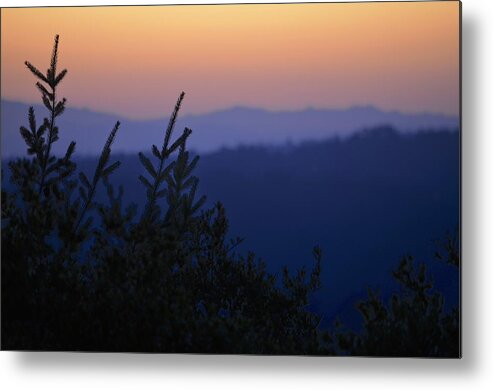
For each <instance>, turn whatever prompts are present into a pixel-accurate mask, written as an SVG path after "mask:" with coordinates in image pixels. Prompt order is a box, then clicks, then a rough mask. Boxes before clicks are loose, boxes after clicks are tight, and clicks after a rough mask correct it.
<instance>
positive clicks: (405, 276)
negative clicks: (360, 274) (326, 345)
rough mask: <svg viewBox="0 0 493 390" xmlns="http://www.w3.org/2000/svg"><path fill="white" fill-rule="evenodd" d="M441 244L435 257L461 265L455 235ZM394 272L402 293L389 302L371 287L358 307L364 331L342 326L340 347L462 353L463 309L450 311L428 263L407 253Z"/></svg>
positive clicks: (370, 352)
mask: <svg viewBox="0 0 493 390" xmlns="http://www.w3.org/2000/svg"><path fill="white" fill-rule="evenodd" d="M439 245H440V247H441V250H439V251H437V252H436V254H435V257H436V258H437V259H439V260H442V259H445V261H446V263H447V264H448V265H450V266H453V267H458V266H459V259H460V255H459V243H458V240H457V238H454V237H452V236H450V235H449V236H448V237H447V238H446V240H445V242H444V243H439ZM392 275H393V277H394V279H395V280H396V281H397V282H398V283H399V285H400V286H401V288H402V291H401V292H400V293H394V294H393V295H392V297H391V298H390V300H389V302H388V303H385V302H384V301H383V300H382V299H381V298H380V297H379V296H378V294H377V293H376V292H375V291H373V290H371V289H369V290H368V299H367V300H364V301H362V302H360V303H359V304H358V305H357V307H358V310H359V312H360V313H361V315H362V317H363V331H362V332H360V333H355V332H353V331H344V329H340V330H339V332H338V334H337V336H336V339H337V345H338V349H339V350H340V351H341V352H343V353H345V354H350V355H357V356H413V357H460V316H459V309H458V307H452V308H451V309H450V310H448V311H446V310H445V308H444V297H443V295H442V294H441V293H440V292H439V291H437V290H436V289H434V288H433V281H432V279H431V276H430V275H427V271H426V266H425V264H424V263H421V264H419V265H417V266H416V264H415V261H414V259H413V257H411V256H407V257H404V258H403V259H402V260H401V261H400V263H399V265H398V267H397V269H395V270H394V271H393V272H392ZM338 327H339V328H341V325H340V324H338Z"/></svg>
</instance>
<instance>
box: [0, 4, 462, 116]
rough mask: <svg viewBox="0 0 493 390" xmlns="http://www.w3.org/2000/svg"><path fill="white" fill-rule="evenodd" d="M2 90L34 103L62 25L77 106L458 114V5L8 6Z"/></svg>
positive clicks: (151, 111)
mask: <svg viewBox="0 0 493 390" xmlns="http://www.w3.org/2000/svg"><path fill="white" fill-rule="evenodd" d="M1 12H2V14H1V23H2V25H1V33H2V35H1V50H2V52H1V96H2V98H4V99H10V100H20V101H24V102H38V101H39V96H38V92H37V90H36V88H35V87H34V79H33V77H31V75H30V74H29V72H28V70H27V69H26V68H25V66H24V65H23V62H24V61H25V60H29V61H30V62H32V63H33V64H35V65H36V66H38V67H39V68H41V69H43V70H44V69H46V68H47V67H48V64H49V56H50V53H51V49H52V44H53V37H54V35H55V34H60V57H59V66H60V67H61V68H67V69H68V71H69V74H68V75H67V77H66V79H65V80H64V82H63V84H62V86H61V89H62V91H61V93H62V94H63V96H66V97H67V99H68V103H69V106H71V107H87V108H90V109H93V110H98V111H104V112H111V113H118V114H121V115H124V116H126V117H130V118H155V117H162V116H166V115H167V114H168V112H169V111H170V108H171V107H172V106H173V104H174V101H175V100H176V98H177V97H178V94H179V92H180V91H182V90H184V91H186V92H187V98H186V102H185V104H184V107H183V112H184V113H203V112H208V111H213V110H217V109H222V108H227V107H231V106H237V105H244V106H252V107H263V108H267V109H272V110H280V109H282V110H294V109H303V108H306V107H317V108H342V107H348V106H351V105H361V104H364V105H366V104H371V105H375V106H377V107H379V108H382V109H392V110H400V111H404V112H420V111H432V112H440V113H445V114H453V115H458V114H459V3H458V2H453V1H451V2H419V3H411V2H408V3H362V4H356V3H348V4H341V3H339V4H277V5H265V4H264V5H262V4H260V5H215V6H203V5H201V6H143V7H85V8H80V7H79V8H77V7H71V8H27V9H22V8H18V9H2V11H1Z"/></svg>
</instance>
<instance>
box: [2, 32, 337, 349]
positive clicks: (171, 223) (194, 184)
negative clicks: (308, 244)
mask: <svg viewBox="0 0 493 390" xmlns="http://www.w3.org/2000/svg"><path fill="white" fill-rule="evenodd" d="M58 40H59V39H58V36H57V37H56V38H55V44H54V48H53V53H52V56H51V64H50V67H49V69H48V71H47V72H46V74H43V73H42V72H41V71H39V70H38V69H37V68H36V67H35V66H34V65H32V64H31V63H29V62H26V66H27V67H28V69H29V70H30V71H31V73H32V74H33V75H34V76H35V77H36V78H37V82H36V87H37V88H38V89H39V91H40V92H41V97H42V101H43V104H44V105H45V107H46V109H47V112H48V116H47V117H46V118H44V120H43V122H42V123H41V125H39V126H38V123H37V119H36V116H35V112H34V109H33V108H32V107H31V108H30V110H29V113H28V122H29V126H28V128H26V127H21V128H20V133H21V135H22V137H23V139H24V141H25V143H26V146H27V154H28V156H29V157H28V158H23V159H18V160H15V161H12V162H10V164H9V169H10V180H11V182H12V184H13V185H14V186H15V190H14V191H13V192H6V191H5V190H2V243H3V247H2V348H4V349H20V350H86V351H146V352H201V353H255V354H329V353H331V349H330V346H329V344H330V337H329V334H328V333H327V332H326V331H322V330H320V329H319V324H320V317H319V316H318V315H316V314H314V313H311V312H309V311H308V310H306V305H307V303H308V298H309V295H310V294H311V293H312V292H313V291H314V290H316V289H317V288H318V287H319V284H320V261H321V251H320V250H319V249H318V248H315V249H314V257H315V266H314V268H313V270H312V271H311V272H310V273H309V274H307V273H306V271H305V270H303V269H302V270H300V271H298V272H297V273H296V274H295V275H291V274H290V273H289V272H288V271H287V270H285V271H284V274H283V278H282V280H277V279H276V278H275V277H274V276H273V275H271V274H269V273H267V272H266V271H265V265H264V264H263V263H262V262H260V261H258V260H257V259H256V257H255V255H254V254H253V253H249V254H247V255H246V256H243V255H240V254H238V253H236V247H237V246H238V244H239V243H240V242H241V240H240V239H235V240H228V238H227V237H228V220H227V218H226V214H225V210H224V207H223V206H222V205H221V204H220V203H218V204H216V205H215V206H214V207H213V208H211V209H204V207H203V206H204V203H205V197H197V188H198V184H199V180H198V178H197V177H195V176H193V171H194V168H195V166H196V165H197V163H198V160H199V157H198V156H196V157H194V158H191V157H190V154H189V152H188V151H187V148H186V143H187V139H188V138H189V137H190V135H191V133H192V131H191V130H190V129H188V128H185V129H184V131H183V132H182V133H181V134H180V135H179V136H178V137H174V128H175V123H176V118H177V116H178V112H179V110H180V107H181V104H182V101H183V98H184V93H182V94H181V95H180V97H179V99H178V101H177V103H176V106H175V108H174V111H173V113H172V115H171V117H170V120H169V123H168V126H167V128H166V131H165V133H164V139H163V144H162V146H161V147H159V148H158V147H157V146H156V145H153V146H152V159H151V158H149V157H147V156H146V155H145V154H143V153H139V158H140V161H141V163H142V166H143V167H144V170H145V174H144V175H141V176H140V177H139V179H140V181H141V182H142V184H143V188H144V189H145V191H146V194H147V203H146V206H145V208H144V210H142V212H141V213H140V214H139V213H138V212H137V208H136V207H135V206H130V207H128V208H126V209H124V207H123V202H122V192H123V190H122V189H121V188H120V189H118V190H115V189H114V188H113V186H112V185H111V182H110V178H111V174H112V172H114V171H115V170H116V169H118V167H119V165H120V163H119V162H118V161H116V162H111V147H112V144H113V142H114V140H115V137H116V136H117V133H118V129H119V127H120V123H116V124H115V126H114V128H113V129H112V130H111V132H110V133H109V136H108V139H107V142H106V144H105V145H104V147H103V149H102V152H101V155H100V157H99V163H98V165H97V167H96V169H95V172H94V173H93V175H92V176H91V177H89V176H88V175H87V174H86V173H84V172H78V171H77V166H76V164H75V162H74V161H73V154H74V151H75V147H76V143H75V142H72V143H70V145H69V146H68V148H67V151H66V153H65V155H64V156H63V157H61V158H59V157H55V156H54V155H53V154H52V152H51V151H52V145H53V144H54V143H55V142H57V141H58V133H59V129H58V127H57V124H56V121H57V119H58V117H59V116H60V115H62V114H63V111H64V108H65V104H66V100H65V98H63V99H59V98H58V93H59V91H58V89H59V84H60V82H61V81H62V80H63V78H64V77H65V76H66V74H67V71H66V70H62V71H61V72H58V71H57V64H58ZM101 185H103V186H104V187H105V188H106V192H107V195H108V201H107V202H106V203H105V204H101V203H98V202H96V201H95V194H96V191H98V189H99V188H100V187H101ZM197 198H198V199H197Z"/></svg>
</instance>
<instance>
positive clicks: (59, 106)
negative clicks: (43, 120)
mask: <svg viewBox="0 0 493 390" xmlns="http://www.w3.org/2000/svg"><path fill="white" fill-rule="evenodd" d="M66 102H67V99H65V98H63V99H62V100H61V101H59V102H58V103H57V104H56V106H55V110H54V114H55V116H56V117H57V116H60V115H61V114H62V113H63V111H65V103H66Z"/></svg>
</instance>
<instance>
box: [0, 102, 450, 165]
mask: <svg viewBox="0 0 493 390" xmlns="http://www.w3.org/2000/svg"><path fill="white" fill-rule="evenodd" d="M34 107H35V110H36V116H37V118H38V121H39V122H40V121H41V120H42V118H43V117H44V116H45V115H46V109H45V108H44V107H42V106H40V105H35V106H34ZM28 108H29V105H28V104H25V103H19V102H13V101H8V100H2V101H1V141H2V148H1V151H2V158H9V157H13V156H19V155H23V154H24V153H25V148H24V143H23V142H22V140H21V137H20V135H19V126H20V125H26V117H27V111H28ZM116 120H120V121H122V126H121V129H120V133H119V135H118V138H117V141H116V143H115V146H114V151H115V152H120V153H135V152H138V151H141V150H148V149H149V144H150V143H155V144H157V145H159V144H161V142H162V134H163V128H164V127H165V126H166V123H167V119H166V118H164V117H163V118H162V119H156V120H130V119H125V118H122V117H121V116H116V115H112V114H105V113H99V112H94V111H90V110H87V109H76V108H68V109H67V110H66V113H65V114H64V115H63V116H62V117H60V121H59V127H60V129H61V132H60V138H61V142H59V143H58V144H57V145H56V147H55V151H56V152H58V153H60V152H62V150H64V148H66V145H67V144H68V143H69V142H70V141H71V140H76V141H77V153H78V155H96V154H98V153H99V152H100V149H101V145H103V144H104V140H105V137H106V135H107V133H108V131H109V130H110V129H111V128H112V127H113V125H114V124H115V122H116ZM380 125H390V126H392V127H393V128H395V129H397V130H398V131H400V132H413V131H419V130H421V129H428V130H430V129H443V128H449V129H450V128H457V127H458V125H459V120H458V118H457V117H453V116H446V115H441V114H433V113H420V114H403V113H400V112H397V111H382V110H379V109H377V108H375V107H372V106H356V107H351V108H348V109H341V110H339V109H311V108H309V109H305V110H302V111H267V110H264V109H259V108H246V107H233V108H230V109H226V110H221V111H216V112H212V113H208V114H202V115H186V116H184V117H182V118H180V119H179V121H178V128H180V127H184V126H187V127H190V128H191V129H192V130H193V131H194V134H193V136H192V137H191V139H190V145H189V146H190V148H191V149H192V150H195V151H197V152H199V153H208V152H213V151H216V150H219V149H221V148H234V147H237V146H240V145H244V146H249V145H250V146H251V145H271V146H278V145H285V144H286V143H293V144H299V143H300V142H302V141H310V140H324V139H328V138H332V137H334V136H339V137H347V136H350V135H352V134H354V133H355V132H358V131H360V130H362V129H365V128H371V127H375V126H380ZM57 147H58V148H59V150H57Z"/></svg>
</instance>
